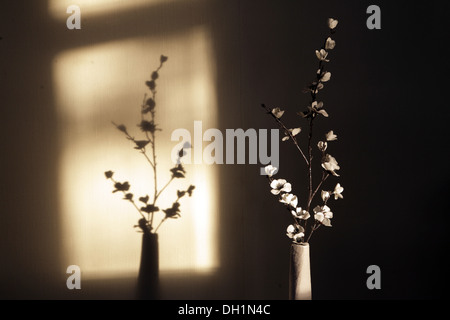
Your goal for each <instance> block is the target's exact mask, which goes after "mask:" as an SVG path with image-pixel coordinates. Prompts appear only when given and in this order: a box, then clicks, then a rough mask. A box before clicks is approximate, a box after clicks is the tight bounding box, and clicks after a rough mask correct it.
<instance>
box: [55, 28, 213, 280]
mask: <svg viewBox="0 0 450 320" xmlns="http://www.w3.org/2000/svg"><path fill="white" fill-rule="evenodd" d="M161 54H164V55H167V56H168V57H169V60H168V62H167V63H166V64H165V65H164V68H163V69H162V70H161V73H160V77H159V79H158V93H157V106H158V115H157V122H158V124H159V126H160V127H161V128H163V131H158V143H157V145H156V148H157V156H158V158H157V159H158V172H159V173H158V179H159V180H160V181H161V182H160V187H161V186H163V185H164V182H165V181H167V180H168V179H169V178H170V172H169V169H170V168H172V167H173V162H172V160H171V151H172V149H173V148H174V147H175V146H177V144H179V141H171V133H172V132H173V131H174V130H176V129H178V128H185V129H187V130H193V123H194V121H195V120H201V121H202V122H203V125H204V126H205V127H210V128H214V127H217V111H216V109H217V107H216V101H215V89H214V78H215V75H214V64H213V62H212V60H211V56H212V55H211V48H210V46H209V42H208V33H207V32H206V31H205V30H204V29H203V28H200V27H198V28H195V29H192V30H190V31H185V32H183V33H182V34H178V35H177V36H170V37H167V36H166V37H164V38H163V37H161V38H156V37H152V38H132V39H127V40H123V41H117V42H109V43H103V44H98V45H95V46H89V47H84V48H78V49H73V50H69V51H65V52H62V53H61V54H60V55H58V56H57V57H56V58H55V60H54V63H53V72H54V82H55V89H56V95H57V96H56V103H57V106H58V113H59V124H60V128H59V132H60V135H61V139H60V141H61V146H62V154H61V159H60V168H59V176H60V181H59V183H60V199H61V214H62V216H63V219H62V220H63V222H62V223H63V247H64V252H63V254H64V256H65V262H67V264H76V265H78V266H80V267H81V269H82V270H83V274H84V276H85V277H88V278H99V277H114V276H119V274H122V275H123V276H125V275H126V274H132V273H134V274H135V273H136V272H137V270H138V267H139V259H140V250H141V237H142V236H141V233H138V232H137V230H138V228H133V226H134V225H136V224H137V221H138V220H139V218H140V216H139V214H138V212H137V211H136V210H135V209H134V208H132V206H131V205H130V203H129V202H127V201H123V200H122V197H120V196H118V195H117V194H112V189H113V188H112V186H111V183H110V181H107V180H106V179H105V176H104V172H105V171H106V170H109V169H111V170H113V171H114V177H115V178H117V180H120V181H129V182H130V184H131V187H132V189H131V190H130V191H132V192H133V193H134V194H135V195H136V196H138V195H139V196H140V195H145V194H149V193H150V194H151V190H153V184H152V182H153V175H152V168H151V167H150V166H149V164H148V163H147V162H146V160H145V158H144V157H143V156H142V155H141V154H140V153H139V151H137V150H133V145H132V142H130V141H127V140H126V139H125V138H124V136H123V135H122V134H121V132H119V131H118V130H117V129H116V128H115V127H114V126H113V125H112V123H111V122H112V121H114V122H116V123H123V124H126V125H127V128H128V130H129V132H130V134H132V135H136V137H137V136H138V135H139V134H141V132H140V129H139V128H138V127H137V124H138V123H139V122H140V106H141V104H142V99H143V97H144V93H148V88H146V86H145V81H146V80H148V78H149V77H150V73H151V71H153V70H154V69H156V68H157V67H158V64H159V57H160V55H161ZM185 166H186V169H187V176H186V178H187V179H186V181H182V182H183V184H182V185H179V184H177V183H173V184H171V185H170V186H169V187H168V188H167V192H165V193H164V194H162V195H161V197H160V199H159V200H158V201H160V202H159V203H160V204H161V205H163V204H164V208H166V207H169V206H170V205H171V204H172V202H173V197H172V195H173V194H175V193H176V190H177V189H182V188H184V187H185V186H184V182H186V183H189V184H193V185H195V191H194V194H193V196H192V197H191V198H188V199H186V201H184V200H182V204H181V209H182V210H181V213H182V217H181V218H180V219H177V220H172V219H169V220H168V221H166V222H164V223H163V224H162V225H161V227H160V229H159V230H158V234H159V245H160V269H161V271H162V272H164V271H170V270H172V271H174V270H188V269H189V270H197V271H207V270H211V269H212V268H215V267H217V266H218V263H219V262H218V259H217V243H216V218H217V214H218V208H217V199H216V197H217V182H216V181H217V178H216V169H215V167H214V166H211V165H194V164H192V165H189V164H186V165H185ZM146 172H148V174H146ZM143 173H144V174H143ZM161 216H163V213H162V212H161Z"/></svg>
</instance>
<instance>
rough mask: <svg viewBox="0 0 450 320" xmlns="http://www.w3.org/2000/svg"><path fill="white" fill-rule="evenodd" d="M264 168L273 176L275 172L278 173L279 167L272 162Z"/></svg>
mask: <svg viewBox="0 0 450 320" xmlns="http://www.w3.org/2000/svg"><path fill="white" fill-rule="evenodd" d="M264 170H265V171H266V174H267V175H268V176H269V177H271V176H273V175H274V174H275V173H277V171H278V168H275V167H274V166H272V165H271V164H269V165H268V166H266V167H265V168H264Z"/></svg>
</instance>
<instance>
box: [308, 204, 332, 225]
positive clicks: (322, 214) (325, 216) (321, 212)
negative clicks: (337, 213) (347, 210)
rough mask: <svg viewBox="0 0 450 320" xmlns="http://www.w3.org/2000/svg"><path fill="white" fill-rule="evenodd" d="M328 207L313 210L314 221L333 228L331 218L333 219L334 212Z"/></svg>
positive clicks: (318, 207)
mask: <svg viewBox="0 0 450 320" xmlns="http://www.w3.org/2000/svg"><path fill="white" fill-rule="evenodd" d="M330 210H331V209H330V208H329V207H328V206H322V207H320V206H317V207H315V208H314V209H313V211H314V219H316V220H317V221H319V222H320V223H321V224H323V225H324V226H327V227H331V218H333V212H331V211H330Z"/></svg>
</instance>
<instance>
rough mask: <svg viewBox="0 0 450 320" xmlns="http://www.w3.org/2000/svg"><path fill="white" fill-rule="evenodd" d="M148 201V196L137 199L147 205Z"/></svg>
mask: <svg viewBox="0 0 450 320" xmlns="http://www.w3.org/2000/svg"><path fill="white" fill-rule="evenodd" d="M148 199H149V196H148V195H146V196H145V197H140V198H139V201H141V202H143V203H147V202H148Z"/></svg>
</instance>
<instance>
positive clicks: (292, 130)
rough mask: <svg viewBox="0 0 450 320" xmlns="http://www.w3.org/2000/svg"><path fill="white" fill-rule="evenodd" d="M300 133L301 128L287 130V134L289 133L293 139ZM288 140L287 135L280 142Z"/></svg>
mask: <svg viewBox="0 0 450 320" xmlns="http://www.w3.org/2000/svg"><path fill="white" fill-rule="evenodd" d="M300 131H302V128H294V129H289V132H290V133H291V135H292V136H293V137H295V136H296V135H298V134H299V133H300ZM289 138H290V136H289V135H288V134H287V135H285V136H284V137H283V138H282V139H281V141H287V140H289Z"/></svg>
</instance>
